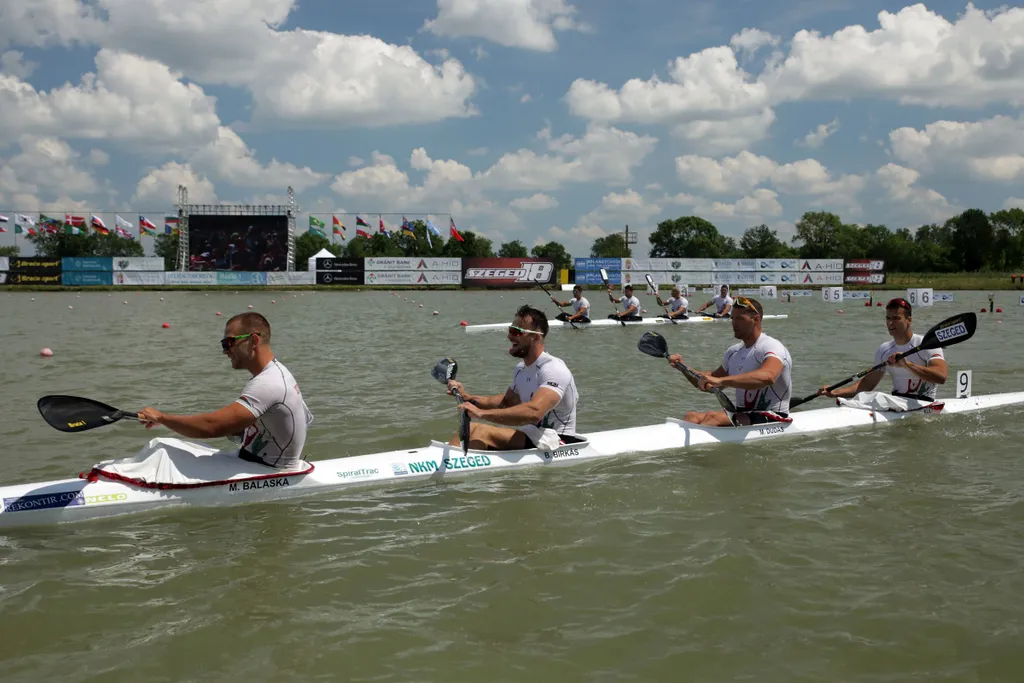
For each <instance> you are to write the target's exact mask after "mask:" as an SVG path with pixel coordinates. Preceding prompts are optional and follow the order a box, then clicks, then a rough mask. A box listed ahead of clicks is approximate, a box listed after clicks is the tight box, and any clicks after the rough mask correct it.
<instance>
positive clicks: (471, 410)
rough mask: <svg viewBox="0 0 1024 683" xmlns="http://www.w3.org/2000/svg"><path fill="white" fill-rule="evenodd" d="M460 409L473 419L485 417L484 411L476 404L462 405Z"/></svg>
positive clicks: (459, 406)
mask: <svg viewBox="0 0 1024 683" xmlns="http://www.w3.org/2000/svg"><path fill="white" fill-rule="evenodd" d="M458 409H459V410H462V411H465V412H466V413H467V414H468V415H469V416H470V417H471V418H477V419H478V418H480V417H483V410H482V409H481V408H478V407H477V405H476V404H475V403H460V404H459V405H458Z"/></svg>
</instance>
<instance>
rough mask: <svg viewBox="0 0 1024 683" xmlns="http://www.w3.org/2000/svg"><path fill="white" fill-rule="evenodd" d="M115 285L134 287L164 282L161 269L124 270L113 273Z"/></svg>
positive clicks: (150, 285)
mask: <svg viewBox="0 0 1024 683" xmlns="http://www.w3.org/2000/svg"><path fill="white" fill-rule="evenodd" d="M113 276H114V284H115V285H128V286H136V287H140V286H142V287H152V286H156V285H163V284H166V282H167V280H166V279H165V278H164V272H163V271H162V270H154V271H141V270H140V271H126V272H120V273H113Z"/></svg>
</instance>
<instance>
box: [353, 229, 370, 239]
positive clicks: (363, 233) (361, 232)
mask: <svg viewBox="0 0 1024 683" xmlns="http://www.w3.org/2000/svg"><path fill="white" fill-rule="evenodd" d="M356 237H373V235H371V234H370V233H368V232H366V231H365V230H360V229H359V228H356Z"/></svg>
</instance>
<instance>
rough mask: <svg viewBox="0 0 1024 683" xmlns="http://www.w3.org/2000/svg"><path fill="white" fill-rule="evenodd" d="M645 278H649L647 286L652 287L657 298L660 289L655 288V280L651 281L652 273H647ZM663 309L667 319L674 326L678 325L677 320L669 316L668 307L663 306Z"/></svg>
mask: <svg viewBox="0 0 1024 683" xmlns="http://www.w3.org/2000/svg"><path fill="white" fill-rule="evenodd" d="M644 277H645V278H647V286H648V287H650V288H651V289H653V290H654V294H655V296H657V294H658V288H657V287H655V286H654V280H653V279H651V274H650V273H646V274H644ZM662 308H664V309H665V317H666V318H668V319H669V320H671V321H672V324H673V325H678V324H679V322H678V321H677V320H676V319H675V318H673V317H672V316H671V315H669V314H668V312H669V311H668V306H664V305H662Z"/></svg>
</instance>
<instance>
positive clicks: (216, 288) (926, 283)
mask: <svg viewBox="0 0 1024 683" xmlns="http://www.w3.org/2000/svg"><path fill="white" fill-rule="evenodd" d="M688 284H689V285H690V286H691V287H692V286H693V285H694V283H688ZM742 286H743V285H739V287H742ZM555 287H557V285H548V289H549V290H552V291H553V290H554V288H555ZM637 287H640V285H637ZM662 287H663V288H664V287H667V285H662ZM778 287H779V289H818V288H819V286H817V285H815V286H812V285H794V286H788V285H778ZM845 287H846V289H854V290H862V289H864V290H867V289H870V290H873V291H885V290H903V289H912V288H917V287H931V288H932V289H933V290H935V291H957V290H968V291H971V290H973V291H999V290H1024V284H1022V282H1021V278H1020V277H1018V278H1017V280H1016V282H1012V281H1011V279H1010V273H988V272H979V273H889V274H888V275H887V277H886V283H885V284H884V285H860V284H856V285H845ZM583 288H584V289H585V290H588V291H600V290H603V289H604V286H603V285H584V286H583ZM617 288H618V287H617ZM461 289H463V288H462V287H460V286H458V285H436V286H429V285H280V286H269V285H268V286H261V285H255V286H240V285H210V286H197V285H190V286H189V285H159V286H138V287H128V286H112V287H63V286H61V287H40V286H31V285H28V286H21V285H0V291H8V292H131V291H143V292H243V291H271V292H274V291H289V292H301V291H309V290H317V291H324V290H330V291H339V292H342V291H343V292H366V291H370V292H372V291H381V292H390V291H403V290H405V291H417V290H432V291H444V290H448V291H457V290H461ZM473 289H474V290H476V291H479V290H480V289H481V288H473ZM487 289H503V288H500V287H495V288H490V287H488V288H487ZM510 291H511V290H510Z"/></svg>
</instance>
